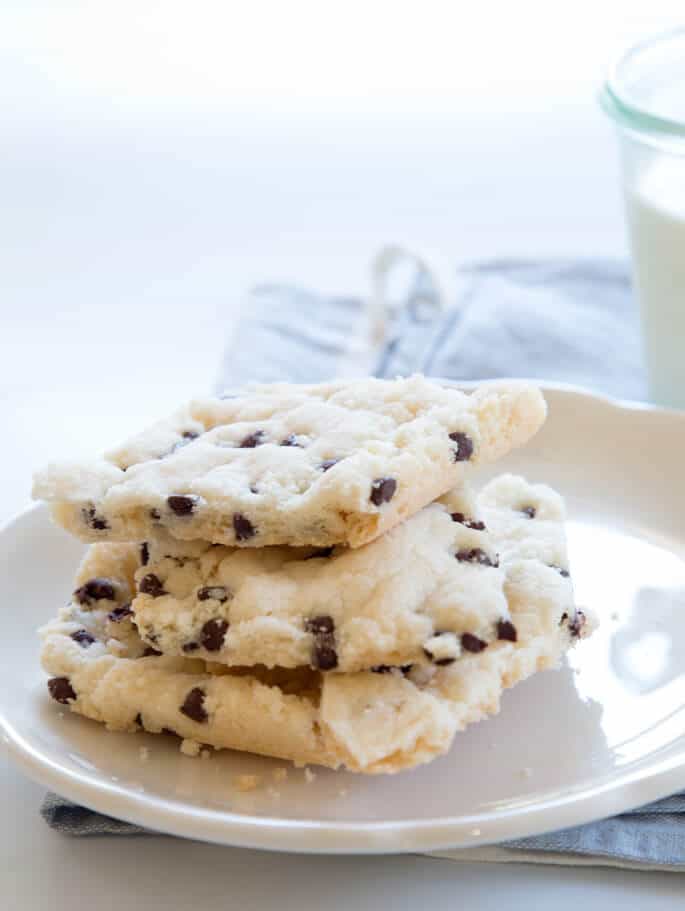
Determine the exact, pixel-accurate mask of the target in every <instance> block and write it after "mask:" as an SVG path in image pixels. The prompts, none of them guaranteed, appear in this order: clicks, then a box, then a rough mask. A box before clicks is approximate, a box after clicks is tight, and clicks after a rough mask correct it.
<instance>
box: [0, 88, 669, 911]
mask: <svg viewBox="0 0 685 911" xmlns="http://www.w3.org/2000/svg"><path fill="white" fill-rule="evenodd" d="M509 111H510V112H509V113H508V114H501V113H500V114H498V115H497V116H496V117H492V116H487V115H486V114H484V113H478V112H477V111H471V113H463V114H460V115H459V116H458V117H457V116H456V115H455V116H454V117H453V118H449V117H438V116H433V115H425V116H422V117H421V116H415V117H413V118H409V117H406V116H401V115H392V116H390V115H388V116H384V117H383V116H376V115H372V114H370V113H369V114H366V115H358V116H356V117H353V116H352V115H349V116H345V117H343V116H338V117H332V116H329V117H327V116H326V115H321V116H320V117H318V118H311V117H309V118H305V117H302V118H286V117H278V116H276V115H272V116H271V117H269V118H261V119H260V118H256V117H251V116H248V115H247V114H243V115H239V116H238V115H236V116H235V117H231V118H226V117H224V118H220V119H219V120H218V121H216V122H215V121H213V120H212V119H211V118H207V117H203V118H198V119H193V118H192V117H185V119H183V118H176V117H174V116H172V115H169V116H164V117H161V116H160V117H158V118H156V119H155V120H154V122H150V120H148V119H145V118H144V117H139V118H138V119H136V118H129V119H125V118H124V119H119V118H117V115H116V111H114V113H112V114H111V116H105V117H101V118H99V119H97V118H96V119H95V120H93V119H90V120H89V119H83V118H79V117H78V116H74V117H73V118H71V119H70V118H65V119H63V120H60V119H59V118H55V117H54V116H53V115H54V110H53V109H52V108H50V107H49V106H48V107H47V108H46V110H45V112H44V113H45V117H43V118H34V119H33V120H32V119H30V118H23V119H22V118H17V119H16V123H14V124H13V129H12V130H11V131H9V132H8V133H7V134H6V135H5V136H4V137H3V147H4V148H3V158H4V162H3V170H2V176H1V177H0V180H1V181H2V199H3V205H2V210H3V211H2V219H1V220H0V275H2V292H1V293H2V296H1V297H0V355H1V356H0V426H1V427H2V428H3V434H2V437H3V442H2V473H3V484H2V494H1V495H0V520H2V521H5V520H7V519H9V518H10V517H11V516H12V515H14V514H15V513H16V512H17V511H19V510H20V509H22V508H23V507H24V506H25V505H27V503H28V489H29V484H30V475H31V471H32V470H33V469H34V468H35V467H37V466H39V465H40V464H42V463H43V462H45V461H46V460H47V459H48V458H51V457H59V456H65V455H67V456H68V455H75V456H78V455H80V454H86V453H88V452H94V451H97V450H99V449H101V448H102V447H103V446H106V445H107V444H109V443H112V442H115V441H116V440H118V438H119V437H120V436H121V435H122V434H123V433H125V432H128V431H129V430H131V429H134V428H137V427H138V426H140V425H141V424H144V423H145V422H146V421H148V420H149V419H150V418H153V417H155V416H156V415H157V414H159V413H160V412H162V413H163V412H164V411H165V410H167V409H169V408H170V407H173V406H174V405H175V403H176V402H177V401H180V400H183V399H184V398H186V397H187V396H188V395H189V394H190V393H191V392H193V391H195V390H203V389H205V388H206V387H207V386H208V385H209V384H210V383H211V381H212V379H213V376H214V372H215V368H216V364H217V361H218V358H219V355H220V351H221V348H222V346H223V342H224V337H225V335H226V334H227V331H228V328H229V326H230V325H231V322H232V321H233V319H234V317H235V313H236V312H237V308H238V306H239V303H240V300H241V297H242V294H243V292H244V289H245V288H246V287H247V286H249V284H250V283H252V282H253V281H258V280H264V279H267V280H268V279H284V280H299V281H302V282H303V283H306V284H309V285H313V286H316V287H319V288H323V289H330V290H337V291H352V292H355V291H364V290H366V269H367V265H368V262H369V259H370V258H371V256H372V255H373V253H374V252H375V251H376V249H377V248H378V247H379V246H380V245H382V244H384V243H386V242H388V241H400V242H404V243H407V244H409V245H410V246H414V247H417V248H418V249H421V250H427V251H429V252H433V253H434V254H435V255H436V259H437V261H438V263H439V264H442V265H443V267H444V268H447V267H446V266H445V264H449V268H450V269H451V268H452V266H453V265H456V264H457V263H458V262H461V261H466V260H469V259H472V258H484V257H495V256H509V255H511V256H526V257H538V256H542V255H559V256H576V255H608V256H624V255H625V240H624V232H623V226H622V213H621V204H620V195H619V191H618V180H617V166H616V161H615V157H614V148H613V144H612V137H611V134H610V131H609V129H608V127H607V125H606V124H605V123H604V122H603V120H602V118H601V115H600V114H599V113H598V112H596V110H595V108H594V106H593V101H592V98H591V97H584V98H582V99H580V100H579V99H578V98H575V100H574V99H572V100H571V101H569V102H568V103H566V102H564V103H562V104H561V105H560V106H558V107H556V108H554V109H552V110H550V108H549V105H547V106H546V107H545V109H544V110H536V109H535V105H534V104H533V105H532V108H531V109H529V110H527V111H523V110H521V109H519V108H517V107H516V106H515V105H510V106H509ZM274 149H276V150H277V154H274ZM0 558H1V555H0ZM37 571H40V568H39V567H38V568H37ZM61 597H62V593H56V599H55V600H56V605H57V604H58V603H59V602H60V598H61ZM3 607H4V609H5V610H11V609H12V606H11V605H4V606H3ZM27 635H32V630H27ZM7 646H8V644H7V643H5V647H7ZM41 798H42V789H41V788H39V787H37V786H35V785H33V784H32V783H30V782H28V781H27V780H25V779H24V778H22V777H21V776H20V775H19V774H17V772H15V771H14V769H13V768H12V767H11V766H10V765H9V763H8V762H7V761H6V760H5V759H4V758H2V757H0V803H1V805H2V813H1V814H0V896H3V897H4V900H2V901H0V903H1V904H2V907H3V908H4V907H7V909H8V911H15V909H21V911H43V909H50V911H66V909H70V911H71V909H73V908H80V907H88V906H89V904H90V903H91V902H92V903H93V905H97V906H98V907H102V908H110V907H111V908H114V907H123V908H127V907H135V908H146V909H156V908H160V909H161V908H164V909H165V911H177V909H179V911H180V909H181V908H184V909H185V908H186V907H187V905H188V903H191V904H192V906H193V907H196V908H198V909H199V908H208V907H210V903H215V902H221V903H222V905H224V906H226V907H233V906H235V907H240V908H242V909H245V911H249V909H252V908H259V909H267V908H272V907H273V908H278V909H281V911H285V909H288V908H296V907H297V908H307V909H308V908H313V909H318V908H321V907H322V906H323V907H326V908H331V909H332V908H348V907H357V906H359V907H364V908H386V907H393V908H405V907H406V908H408V907H415V906H417V905H425V906H428V907H431V908H435V909H438V908H448V907H456V906H457V905H458V906H459V907H473V908H479V907H502V908H504V907H506V908H512V909H514V908H524V907H525V908H529V907H531V906H532V907H537V906H539V907H551V906H552V905H551V903H552V902H553V903H554V904H553V907H554V908H555V909H559V911H561V909H566V908H568V909H571V908H573V909H575V908H577V906H578V903H579V902H581V901H582V903H583V906H584V907H585V908H588V909H594V908H598V909H599V908H602V909H604V908H607V907H614V906H618V903H619V902H620V903H621V907H623V908H624V909H625V911H638V909H639V911H652V909H655V911H656V909H662V908H663V909H666V908H668V909H674V908H675V907H676V902H677V901H678V900H680V901H682V897H683V894H684V891H685V881H684V880H683V879H682V877H680V876H677V875H674V876H670V875H668V874H657V873H629V872H622V871H607V870H589V869H561V868H539V867H525V866H522V865H510V866H506V867H505V866H485V865H480V864H463V865H462V864H455V863H451V862H449V861H445V860H434V859H429V858H419V857H394V858H393V857H389V858H352V857H350V858H325V857H316V858H307V857H299V856H291V855H283V854H281V855H275V854H263V853H259V852H255V851H246V850H238V849H229V848H219V847H214V846H208V845H202V844H192V843H189V842H183V841H178V840H172V839H167V838H161V837H159V838H157V837H155V838H147V839H112V838H103V839H84V840H70V839H68V838H65V837H63V836H60V835H57V834H55V833H54V832H51V831H50V830H48V829H47V827H46V826H45V825H44V824H43V822H42V821H41V820H40V818H39V816H38V808H39V804H40V801H41Z"/></svg>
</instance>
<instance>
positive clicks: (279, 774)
mask: <svg viewBox="0 0 685 911" xmlns="http://www.w3.org/2000/svg"><path fill="white" fill-rule="evenodd" d="M271 774H272V776H273V780H274V781H286V780H287V778H288V770H287V769H286V767H285V766H284V765H279V766H278V767H277V768H275V769H274V770H273V772H272V773H271Z"/></svg>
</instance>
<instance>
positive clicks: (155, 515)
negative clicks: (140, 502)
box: [150, 509, 162, 522]
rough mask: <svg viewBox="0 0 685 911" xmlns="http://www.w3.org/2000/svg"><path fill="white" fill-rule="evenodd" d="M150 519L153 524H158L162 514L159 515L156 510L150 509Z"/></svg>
mask: <svg viewBox="0 0 685 911" xmlns="http://www.w3.org/2000/svg"><path fill="white" fill-rule="evenodd" d="M150 518H151V519H152V520H153V521H154V522H159V520H160V519H161V518H162V514H161V512H160V511H159V510H158V509H151V510H150Z"/></svg>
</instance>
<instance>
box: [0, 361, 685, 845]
mask: <svg viewBox="0 0 685 911" xmlns="http://www.w3.org/2000/svg"><path fill="white" fill-rule="evenodd" d="M442 382H445V383H446V384H448V385H450V386H457V387H461V388H465V389H471V388H474V387H475V386H482V385H493V384H498V383H503V382H507V380H506V379H495V380H486V381H481V382H478V381H468V382H466V381H465V382H460V381H454V380H452V381H444V380H443V381H442ZM530 382H532V383H534V384H535V385H537V386H539V387H540V389H541V390H542V392H543V393H544V394H545V395H547V394H549V393H551V394H552V397H554V395H558V394H561V395H571V396H576V397H579V398H581V399H583V400H590V401H591V402H593V403H601V404H602V405H604V406H606V407H608V408H611V409H612V410H617V411H626V412H632V413H634V412H636V411H637V412H640V413H641V414H642V415H644V416H645V417H646V416H647V415H654V416H657V415H658V416H661V417H662V418H667V419H669V420H674V421H676V422H678V423H681V425H682V427H683V429H685V411H679V410H677V409H672V408H662V407H659V406H654V405H651V404H650V403H646V402H634V401H629V400H619V399H615V398H612V397H611V396H607V395H603V394H597V393H595V392H593V391H591V390H587V389H584V388H582V387H579V386H574V385H571V384H565V383H541V382H539V381H535V380H530ZM648 419H649V418H648ZM41 512H44V513H47V508H46V507H45V506H44V505H41V504H38V505H35V506H31V507H29V508H28V509H25V510H23V511H22V512H20V513H19V514H18V515H16V516H15V517H13V518H11V519H9V521H7V522H5V523H4V524H3V525H2V526H1V527H0V539H5V538H6V537H7V536H11V535H12V534H13V532H14V531H15V528H16V526H19V525H20V524H21V523H23V522H24V521H27V520H30V519H31V517H33V518H34V520H35V519H36V518H37V516H38V514H39V513H41ZM0 740H1V741H2V743H3V744H4V748H5V750H4V751H5V753H6V754H7V755H8V757H9V758H10V759H11V760H12V761H13V762H14V763H15V765H16V766H17V767H18V768H19V769H20V770H21V771H22V772H23V773H24V774H26V775H27V776H28V777H29V778H31V779H33V780H34V781H36V782H38V783H39V784H41V785H42V786H44V787H47V788H50V789H52V790H55V791H57V792H58V793H59V794H62V795H63V796H65V797H67V798H68V799H70V800H73V801H75V802H77V803H79V804H81V805H83V806H85V807H87V808H89V809H92V810H95V811H97V812H100V813H104V814H107V815H110V816H115V817H116V818H118V819H122V820H124V821H126V822H130V823H134V824H136V825H140V826H143V827H145V828H148V829H151V830H153V831H154V832H158V833H164V834H169V835H176V836H180V837H185V838H193V839H197V840H200V841H206V842H212V843H216V844H224V845H232V846H235V847H245V848H257V849H265V850H285V851H289V852H297V853H312V854H354V853H357V854H359V853H364V854H389V853H406V852H416V851H437V850H446V849H448V848H467V847H473V846H476V845H487V844H493V843H497V842H501V841H506V840H508V839H512V838H521V837H529V836H532V835H538V834H542V833H544V832H548V831H554V830H558V829H561V828H567V827H569V826H573V825H580V824H584V823H588V822H592V821H595V820H598V819H603V818H606V817H607V816H610V815H612V814H614V813H616V812H626V811H627V810H629V809H631V808H633V807H636V806H639V805H641V804H645V803H649V802H651V801H653V800H657V799H659V798H662V797H665V796H667V795H668V794H671V793H673V792H674V791H676V790H678V789H679V788H682V787H684V786H685V736H684V737H683V743H682V748H678V747H677V748H676V752H675V753H673V754H672V755H670V756H668V757H667V758H665V759H664V758H662V759H660V760H659V759H656V760H655V761H654V762H651V763H650V764H649V765H648V767H647V768H642V767H638V768H634V769H630V770H626V771H623V772H620V771H619V772H617V773H615V774H612V775H611V776H610V777H609V778H607V776H604V778H603V779H600V780H598V781H597V782H596V783H595V784H591V781H592V779H590V780H589V781H588V783H587V784H585V785H580V784H579V785H577V786H576V787H575V788H574V789H572V790H571V791H569V792H564V793H561V792H560V793H559V794H558V795H557V796H556V798H550V799H547V800H545V801H544V803H541V802H540V801H539V800H538V801H535V802H532V803H531V804H530V805H529V806H524V807H520V806H519V807H517V808H515V809H504V810H499V811H498V810H492V811H489V812H487V813H479V814H473V815H469V816H463V815H461V816H444V817H433V818H431V819H424V820H417V819H400V820H391V821H379V822H355V821H344V822H342V821H336V820H327V821H322V820H316V819H292V818H286V817H278V816H264V815H251V814H249V813H236V812H233V811H230V810H214V809H211V808H205V807H198V806H194V805H193V804H191V803H188V802H183V801H179V800H168V799H165V798H163V797H159V796H156V795H149V794H145V793H142V794H141V793H138V792H134V791H131V790H129V789H127V788H125V787H123V786H121V785H119V784H118V783H116V782H109V781H105V780H101V779H96V778H95V775H94V773H90V772H88V771H85V770H80V771H79V770H72V769H69V768H66V767H64V766H63V765H60V764H59V763H58V762H57V761H55V760H54V759H53V758H51V757H50V756H49V755H47V754H46V753H43V752H41V751H40V750H38V749H37V748H35V747H34V746H32V745H31V744H30V743H29V742H28V741H27V740H26V739H25V738H24V737H23V736H22V734H21V731H19V730H17V729H16V728H15V726H14V725H13V724H12V722H11V721H10V719H9V718H7V717H6V716H5V713H4V711H3V710H2V706H1V705H0ZM574 791H575V792H576V793H574Z"/></svg>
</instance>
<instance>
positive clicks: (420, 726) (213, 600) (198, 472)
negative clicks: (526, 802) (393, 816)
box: [34, 376, 588, 773]
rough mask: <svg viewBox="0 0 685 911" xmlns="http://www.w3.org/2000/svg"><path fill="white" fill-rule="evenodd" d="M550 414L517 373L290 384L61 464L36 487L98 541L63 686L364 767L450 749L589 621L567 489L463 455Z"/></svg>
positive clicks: (70, 524)
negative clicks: (498, 378) (482, 380)
mask: <svg viewBox="0 0 685 911" xmlns="http://www.w3.org/2000/svg"><path fill="white" fill-rule="evenodd" d="M545 414H546V408H545V403H544V399H543V398H542V396H541V394H540V393H539V391H538V390H537V389H535V388H534V387H531V386H529V385H527V384H511V383H509V384H503V385H496V386H487V387H484V388H483V389H479V390H477V391H476V392H474V393H472V394H470V395H466V394H464V393H462V392H460V391H458V390H456V389H453V388H446V387H444V386H441V385H438V384H436V383H431V382H429V381H428V380H426V379H425V378H423V377H420V376H415V377H411V378H409V379H402V380H394V381H387V380H376V379H364V380H355V381H349V382H332V383H327V384H322V385H316V386H294V385H287V384H277V385H271V386H261V387H255V388H253V389H249V390H247V391H244V392H240V393H237V394H235V395H230V396H225V397H222V398H209V399H201V400H196V401H194V402H192V403H191V404H190V405H189V406H187V407H185V408H183V409H181V410H180V411H178V412H177V413H175V414H174V415H173V416H172V417H171V418H169V419H167V420H164V421H161V422H159V423H158V424H156V425H154V426H153V427H151V428H149V429H148V430H147V431H145V432H144V433H142V434H140V435H139V436H136V437H134V438H132V439H131V440H129V441H128V442H127V443H125V444H124V445H123V446H121V447H120V448H118V449H116V450H114V451H112V452H110V453H108V454H107V456H106V457H105V458H103V459H99V460H94V461H92V462H89V463H68V464H57V465H51V466H49V467H48V469H47V470H46V471H44V472H43V473H41V474H40V475H39V476H38V477H37V478H36V482H35V488H34V495H35V496H36V497H39V498H42V499H45V500H48V501H50V503H51V505H52V512H53V516H54V518H55V520H56V521H57V522H58V523H59V524H60V525H61V526H62V527H64V528H65V529H67V530H68V531H70V532H71V533H73V534H75V535H76V536H77V537H79V538H81V539H82V540H85V541H88V542H91V544H90V547H89V550H88V551H87V553H86V556H85V558H84V561H83V563H82V565H81V567H80V569H79V570H78V575H77V578H76V582H75V586H74V589H75V590H74V593H73V598H72V602H71V603H70V604H69V606H68V607H66V608H63V609H62V610H61V611H60V612H59V615H58V617H57V619H56V620H54V621H53V622H51V623H50V624H48V626H47V627H45V628H44V630H43V631H42V633H43V641H44V644H43V651H42V663H43V666H44V668H45V670H46V671H47V672H48V673H49V674H50V675H51V679H50V680H49V681H48V690H49V692H50V694H51V695H52V697H53V698H54V699H55V700H56V701H57V702H58V703H61V704H63V705H67V706H68V707H69V708H70V709H71V710H72V711H74V712H77V713H79V714H81V715H85V716H86V717H88V718H92V719H95V720H97V721H101V722H104V723H105V724H106V726H107V727H108V728H109V729H111V730H118V731H122V730H123V731H132V732H133V731H140V730H145V731H148V732H151V733H165V734H169V733H172V734H175V735H177V736H179V737H180V738H182V740H183V750H184V752H188V753H193V752H198V751H199V750H200V747H201V745H205V744H206V745H210V746H212V747H214V748H215V749H221V748H232V749H238V750H246V751H250V752H254V753H261V754H265V755H270V756H277V757H280V758H283V759H290V760H293V761H294V762H296V763H297V764H304V763H317V764H321V765H324V766H330V767H332V768H337V767H340V766H345V767H347V768H348V769H351V770H354V771H359V772H369V773H376V772H395V771H398V770H401V769H405V768H409V767H412V766H415V765H417V764H419V763H422V762H427V761H429V760H431V759H433V758H435V757H436V756H438V755H440V754H442V753H444V752H445V751H446V750H447V749H448V748H449V746H450V744H451V742H452V740H453V737H454V735H455V733H456V732H457V731H459V730H461V729H462V728H464V727H465V726H466V725H467V724H469V723H470V722H472V721H478V720H480V719H482V718H484V717H486V716H487V715H489V714H492V713H495V712H497V710H498V708H499V701H500V696H501V693H502V691H503V689H504V688H505V687H509V686H512V685H513V684H515V683H516V682H518V681H519V680H522V679H524V678H525V677H528V676H530V675H531V674H533V673H534V672H535V671H537V670H541V669H544V668H547V667H551V666H555V665H556V664H558V662H559V660H560V658H561V656H562V655H563V653H564V651H565V650H566V649H567V648H568V647H569V645H570V644H572V643H573V641H574V640H575V639H576V638H577V637H579V636H580V635H581V634H584V633H585V632H587V628H588V627H587V624H586V623H585V618H584V617H583V615H582V614H581V612H579V611H577V610H576V609H575V607H574V602H573V592H572V587H571V582H570V578H569V572H568V564H567V555H566V545H565V538H564V528H563V520H564V508H563V502H562V500H561V498H560V497H559V496H558V494H556V493H555V492H554V491H553V490H551V489H550V488H548V487H545V486H542V485H532V484H529V483H528V482H526V481H524V480H523V479H522V478H519V477H514V476H511V475H505V476H501V477H499V478H496V479H495V480H493V481H491V482H490V483H488V484H487V485H486V486H485V487H484V488H483V489H482V490H481V491H480V492H479V493H476V492H474V491H473V490H472V488H471V487H470V485H469V481H468V477H467V472H468V471H469V469H470V466H472V465H482V464H485V463H489V462H492V461H494V460H496V459H498V458H500V457H501V456H503V455H505V454H506V453H507V452H508V451H509V450H511V449H512V448H514V447H517V446H520V445H522V444H524V443H525V442H526V441H527V440H528V439H529V438H530V437H531V436H532V435H533V434H534V433H535V432H536V431H537V430H538V429H539V427H540V426H541V424H542V423H543V421H544V418H545Z"/></svg>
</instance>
